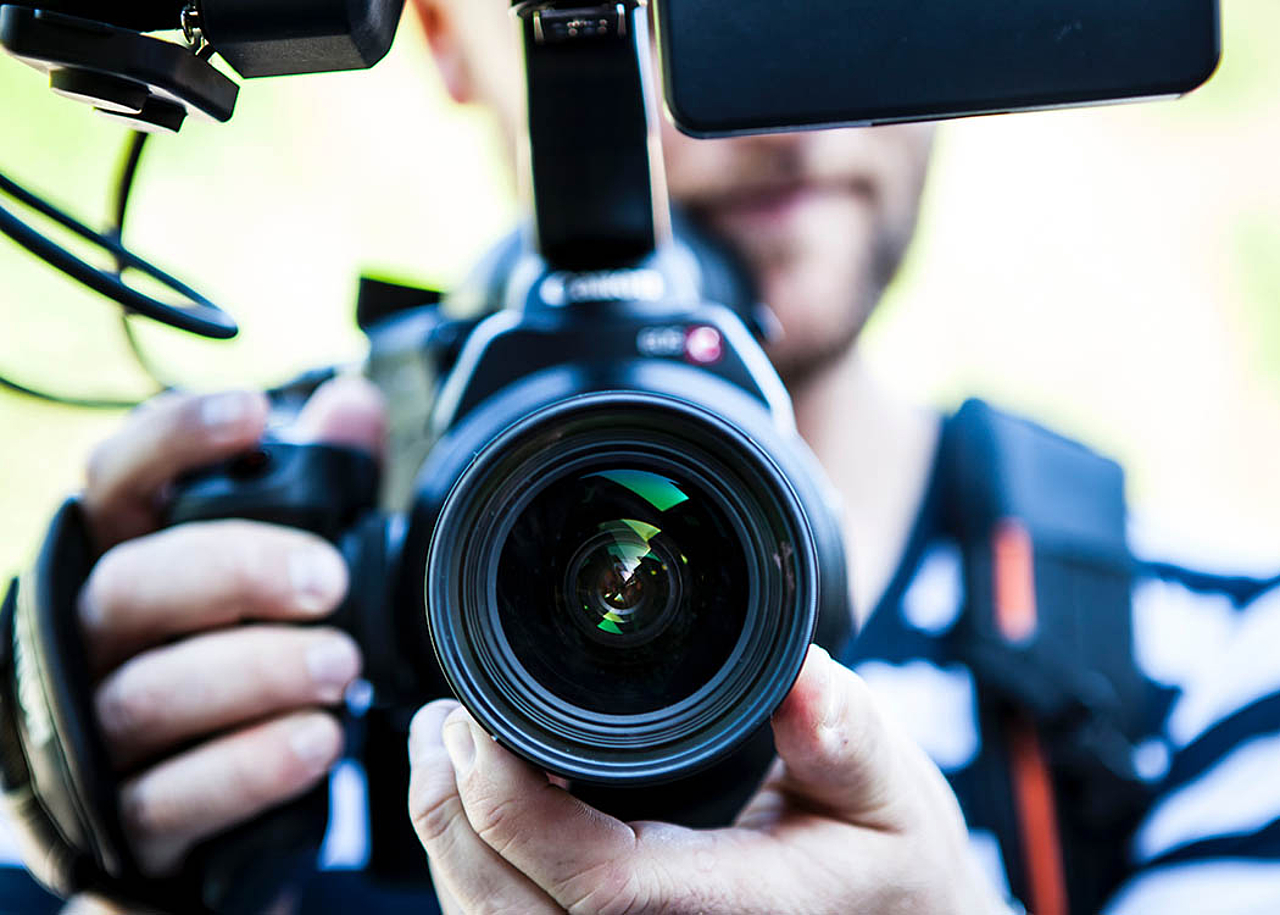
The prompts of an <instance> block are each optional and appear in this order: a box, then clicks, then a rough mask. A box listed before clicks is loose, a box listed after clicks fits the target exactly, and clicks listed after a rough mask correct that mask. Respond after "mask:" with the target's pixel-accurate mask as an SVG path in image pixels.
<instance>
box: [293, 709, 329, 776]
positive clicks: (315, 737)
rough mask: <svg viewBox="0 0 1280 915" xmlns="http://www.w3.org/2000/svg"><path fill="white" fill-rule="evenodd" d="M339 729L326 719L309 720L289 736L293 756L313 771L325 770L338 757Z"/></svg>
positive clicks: (298, 726)
mask: <svg viewBox="0 0 1280 915" xmlns="http://www.w3.org/2000/svg"><path fill="white" fill-rule="evenodd" d="M336 734H337V729H336V728H335V727H334V725H333V723H332V722H331V721H329V720H328V719H326V718H308V719H306V720H305V721H303V722H301V723H299V724H298V725H297V726H296V727H295V728H294V729H293V733H292V734H290V735H289V747H290V749H292V750H293V755H294V756H296V757H298V759H300V760H301V761H302V762H303V763H304V764H305V765H307V766H308V767H310V768H312V769H323V768H324V767H326V766H328V765H329V763H331V762H333V760H334V758H335V757H336V756H337V755H338V740H337V736H336Z"/></svg>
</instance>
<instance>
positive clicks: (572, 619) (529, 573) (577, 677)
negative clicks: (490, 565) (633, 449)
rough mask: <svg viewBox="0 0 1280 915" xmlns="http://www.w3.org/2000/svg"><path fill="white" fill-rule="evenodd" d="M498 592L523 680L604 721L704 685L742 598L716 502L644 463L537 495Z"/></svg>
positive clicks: (736, 554)
mask: <svg viewBox="0 0 1280 915" xmlns="http://www.w3.org/2000/svg"><path fill="white" fill-rule="evenodd" d="M495 591H496V598H497V601H496V611H497V615H498V622H499V624H500V626H501V629H502V632H503V635H504V636H505V638H506V640H507V642H508V643H509V645H510V646H511V648H512V651H513V654H514V655H515V657H516V659H517V660H518V661H519V662H520V664H521V666H522V667H523V668H524V669H525V670H526V671H527V672H528V674H529V675H530V676H531V677H532V678H533V679H534V680H535V681H536V682H537V683H538V684H539V685H540V686H541V687H543V688H545V689H546V690H548V691H549V692H551V693H552V694H553V695H555V696H556V697H557V698H558V699H560V700H561V701H564V702H567V703H570V704H572V705H576V706H578V707H581V708H584V709H589V710H591V711H594V712H600V713H605V714H615V715H626V714H639V713H643V712H648V711H654V710H658V709H662V708H665V707H667V706H670V705H671V704H673V703H676V702H679V701H681V700H682V699H685V698H687V697H689V696H691V695H692V694H694V693H695V692H697V691H698V689H699V688H701V687H702V686H704V685H706V684H707V683H708V682H709V681H710V680H711V679H712V678H714V676H715V675H716V673H717V672H719V671H720V670H721V668H723V667H724V665H725V662H726V661H727V660H728V659H729V657H730V656H731V655H732V653H733V650H734V647H735V646H736V645H737V643H738V641H739V639H740V637H741V636H742V633H743V629H744V626H745V621H746V614H747V609H748V605H749V601H750V598H751V591H750V573H749V568H748V563H747V558H746V555H745V553H744V546H743V541H742V538H741V536H740V535H739V534H738V533H737V527H736V526H735V525H733V524H732V523H731V522H730V517H729V512H728V510H727V507H726V506H725V505H724V503H723V502H722V500H720V499H719V498H718V497H716V496H714V495H712V494H711V493H710V492H707V491H706V490H705V489H703V488H702V487H701V486H699V485H698V484H697V483H696V482H693V481H692V480H677V479H674V478H673V477H672V476H671V475H670V474H669V473H659V472H657V471H656V470H651V469H647V468H642V467H619V468H610V469H606V470H591V471H584V472H581V473H571V474H568V475H566V476H563V477H561V478H559V479H557V480H555V481H553V482H552V483H551V484H550V485H548V486H547V487H546V488H544V489H543V490H542V491H541V492H539V493H538V494H537V495H536V496H534V498H533V499H532V500H531V501H530V502H529V503H528V505H526V507H525V508H524V510H523V511H522V512H521V513H520V515H519V516H518V518H517V519H516V521H515V523H514V525H513V527H512V528H511V530H510V533H509V534H508V536H507V538H506V541H505V543H504V544H503V547H502V552H501V555H500V558H499V563H498V570H497V580H496V582H495Z"/></svg>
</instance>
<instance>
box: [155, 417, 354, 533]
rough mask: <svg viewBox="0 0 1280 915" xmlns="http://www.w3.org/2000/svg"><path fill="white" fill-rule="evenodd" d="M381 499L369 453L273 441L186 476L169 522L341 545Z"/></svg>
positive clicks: (179, 484) (174, 499) (177, 491)
mask: <svg viewBox="0 0 1280 915" xmlns="http://www.w3.org/2000/svg"><path fill="white" fill-rule="evenodd" d="M377 494H378V465H377V463H376V462H375V461H374V459H373V458H372V457H371V456H370V455H368V454H366V453H365V452H363V451H357V450H355V449H353V448H342V447H338V446H335V445H314V444H307V445H301V444H291V443H287V442H271V441H268V442H263V443H262V444H261V445H259V446H258V447H257V448H255V449H254V450H253V451H249V452H246V453H244V454H240V455H237V456H236V457H233V458H231V459H230V460H227V461H223V462H222V463H220V464H215V465H213V466H211V467H206V468H204V469H202V470H199V471H196V472H195V473H192V474H188V475H187V476H185V477H183V478H181V479H179V480H178V482H177V485H176V488H175V490H174V493H173V496H172V498H171V499H170V501H169V507H168V512H167V516H166V522H167V523H168V524H170V525H173V524H184V523H186V522H189V521H212V520H216V519H219V518H242V519H245V520H248V521H263V522H268V523H271V524H283V525H287V526H289V527H296V528H300V529H302V530H307V531H311V532H312V533H315V534H319V535H320V536H321V537H324V538H325V539H326V540H330V541H336V540H337V539H338V537H339V535H340V534H341V533H342V532H343V531H345V530H347V529H349V528H350V527H351V526H352V525H353V524H354V523H355V521H356V519H357V518H359V517H360V515H362V514H364V513H365V512H367V511H369V510H370V509H372V508H373V507H374V505H375V503H376V501H377Z"/></svg>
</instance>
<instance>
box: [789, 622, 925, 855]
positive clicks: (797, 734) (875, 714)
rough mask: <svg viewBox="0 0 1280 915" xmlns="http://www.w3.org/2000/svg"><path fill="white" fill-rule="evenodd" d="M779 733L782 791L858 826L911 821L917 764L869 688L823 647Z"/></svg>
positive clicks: (812, 654) (812, 656) (807, 665)
mask: <svg viewBox="0 0 1280 915" xmlns="http://www.w3.org/2000/svg"><path fill="white" fill-rule="evenodd" d="M773 736H774V744H775V745H776V747H777V750H778V755H779V756H780V757H781V758H782V761H783V763H785V773H784V774H783V777H782V781H781V784H780V786H779V787H781V788H782V789H783V790H784V791H785V792H786V793H787V794H789V795H790V796H791V797H792V798H793V799H794V800H797V801H799V802H801V803H802V804H804V805H805V806H810V807H817V808H818V809H820V810H822V811H823V812H824V813H827V814H830V815H831V816H834V817H837V818H838V819H841V820H844V821H846V822H849V823H854V824H857V825H862V826H868V827H871V828H880V829H896V828H899V827H900V826H901V825H902V824H903V814H905V809H904V799H905V798H906V797H909V792H908V790H907V789H908V787H909V786H908V785H907V784H906V782H907V781H908V780H909V776H908V772H910V771H914V767H913V764H912V763H911V762H910V761H908V760H906V759H904V758H902V757H903V754H902V752H901V739H900V737H899V736H898V735H897V733H896V732H895V731H894V730H893V729H892V727H891V726H890V725H889V724H888V722H887V721H886V719H885V718H884V716H883V715H882V713H881V711H880V709H879V708H878V705H877V703H876V700H875V697H874V696H873V695H872V693H871V690H870V689H869V688H868V687H867V684H866V683H865V682H863V680H862V678H861V677H859V676H858V675H857V674H855V673H854V672H853V671H851V670H849V669H848V668H847V667H845V666H844V665H842V664H838V663H836V662H835V661H833V660H832V659H831V656H830V655H829V654H827V652H826V651H824V650H823V649H822V648H819V647H818V646H816V645H813V646H810V648H809V655H808V657H807V658H806V659H805V662H804V667H803V668H802V669H801V671H800V676H799V678H797V680H796V683H795V685H794V686H793V687H792V688H791V692H790V693H789V694H788V695H787V698H786V699H785V700H784V701H783V703H782V705H781V706H779V708H778V711H777V712H775V713H774V716H773Z"/></svg>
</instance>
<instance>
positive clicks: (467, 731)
mask: <svg viewBox="0 0 1280 915" xmlns="http://www.w3.org/2000/svg"><path fill="white" fill-rule="evenodd" d="M440 736H441V739H443V740H444V748H445V751H446V752H447V753H448V754H449V762H451V763H453V771H454V772H457V773H458V774H459V775H462V774H464V773H466V772H469V771H470V770H471V766H472V765H473V764H474V763H475V761H476V740H475V737H474V736H473V735H472V733H471V725H470V724H467V723H466V722H464V721H454V722H450V723H448V724H446V725H445V726H444V731H443V732H442V733H441V735H440Z"/></svg>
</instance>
